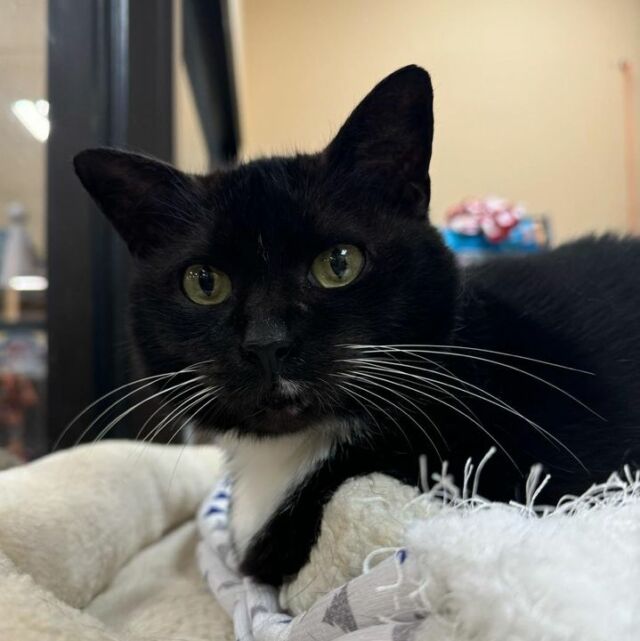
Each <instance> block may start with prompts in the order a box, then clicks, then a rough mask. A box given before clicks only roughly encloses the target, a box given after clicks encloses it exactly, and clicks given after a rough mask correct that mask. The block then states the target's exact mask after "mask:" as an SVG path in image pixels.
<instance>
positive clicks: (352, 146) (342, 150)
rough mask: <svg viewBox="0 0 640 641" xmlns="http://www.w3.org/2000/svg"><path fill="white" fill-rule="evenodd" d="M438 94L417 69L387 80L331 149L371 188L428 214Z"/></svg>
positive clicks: (337, 162)
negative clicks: (434, 101)
mask: <svg viewBox="0 0 640 641" xmlns="http://www.w3.org/2000/svg"><path fill="white" fill-rule="evenodd" d="M432 139H433V90H432V87H431V79H430V78H429V74H428V73H427V72H426V71H425V70H424V69H422V68H420V67H417V66H415V65H410V66H408V67H403V68H402V69H399V70H398V71H396V72H394V73H392V74H391V75H390V76H387V77H386V78H385V79H384V80H382V82H380V83H379V84H378V85H376V86H375V87H374V88H373V89H372V91H371V92H370V93H369V94H368V95H367V96H366V97H365V98H364V100H362V102H361V103H360V104H359V105H358V106H357V107H356V108H355V109H354V111H353V113H352V114H351V115H350V116H349V118H348V119H347V121H346V122H345V124H344V125H343V126H342V128H341V129H340V131H339V132H338V134H337V135H336V137H335V138H334V140H333V141H332V142H331V143H330V145H329V146H328V147H327V149H326V150H325V153H326V154H327V158H328V161H329V163H330V165H333V166H338V167H340V168H341V169H342V170H343V171H344V170H346V171H347V172H348V173H352V174H353V177H354V178H355V179H357V180H359V181H360V182H361V183H363V184H364V185H365V186H366V187H367V188H371V187H372V186H377V188H376V193H382V195H384V196H388V197H390V198H391V199H393V200H394V202H398V201H402V204H406V205H408V206H412V207H413V210H414V212H416V213H419V215H425V212H426V208H427V206H428V204H429V198H430V184H429V173H428V172H429V161H430V160H431V143H432Z"/></svg>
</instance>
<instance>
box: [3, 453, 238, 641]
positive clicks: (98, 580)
mask: <svg viewBox="0 0 640 641" xmlns="http://www.w3.org/2000/svg"><path fill="white" fill-rule="evenodd" d="M220 465H221V456H220V453H219V452H218V451H217V450H216V449H215V448H211V447H202V448H195V447H187V448H185V449H183V448H182V447H179V446H177V447H167V446H144V447H143V446H142V445H141V444H139V443H129V442H108V443H101V444H99V445H95V446H83V447H79V448H77V449H75V450H71V451H64V452H60V453H59V454H55V455H53V456H48V457H46V458H44V459H42V460H40V461H37V462H35V463H32V464H29V465H26V466H23V467H18V468H13V469H11V470H7V471H5V472H1V473H0V639H1V640H2V641H31V640H33V641H47V640H48V639H60V640H61V641H76V640H78V641H80V640H82V641H94V640H95V641H98V640H99V641H106V640H107V639H108V640H110V641H114V640H116V639H117V640H118V641H124V640H126V641H142V640H143V639H144V640H145V641H161V640H162V641H167V640H168V639H176V640H177V639H181V640H182V641H187V640H189V641H196V640H197V641H223V640H224V641H227V640H228V639H232V638H233V636H232V631H231V626H230V622H229V620H228V617H227V616H226V614H225V613H224V611H223V610H222V609H221V608H220V607H219V606H218V605H217V603H216V602H215V601H214V600H213V599H212V598H211V595H210V594H209V593H208V592H207V590H206V588H205V586H204V585H203V582H202V580H201V578H200V576H199V574H198V572H197V568H196V565H195V556H194V554H195V552H194V551H195V542H196V533H195V525H194V523H193V521H192V520H191V519H192V518H193V515H194V514H195V512H196V510H197V505H198V504H199V503H200V501H201V500H202V497H203V496H204V495H205V493H206V492H207V491H208V489H209V488H210V487H211V485H212V483H214V482H215V481H216V478H217V477H218V476H219V472H220Z"/></svg>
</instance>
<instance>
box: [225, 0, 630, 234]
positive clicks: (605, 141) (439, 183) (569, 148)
mask: <svg viewBox="0 0 640 641" xmlns="http://www.w3.org/2000/svg"><path fill="white" fill-rule="evenodd" d="M237 3H238V4H239V6H237V5H236V7H235V9H236V14H237V18H238V23H239V24H238V25H237V29H236V34H239V38H238V43H237V48H239V50H240V53H241V60H242V64H241V69H240V70H239V71H240V73H241V78H240V89H241V91H240V97H241V112H242V113H241V119H242V128H243V153H244V155H245V156H255V155H258V154H263V153H272V152H276V151H285V152H286V151H291V150H294V149H300V150H314V149H318V148H320V147H322V146H323V145H324V144H325V143H326V142H327V141H328V140H329V139H330V137H331V135H332V133H333V132H334V131H335V130H336V128H337V127H338V126H339V124H340V123H341V121H342V120H343V119H344V118H345V117H346V115H347V114H348V112H349V111H350V109H351V108H352V107H353V106H354V105H355V104H356V102H357V101H358V100H359V99H360V97H362V96H363V95H364V94H365V93H366V92H367V91H368V90H369V89H370V88H371V87H372V85H373V84H375V82H377V81H378V80H379V79H380V78H382V77H383V76H384V75H385V74H387V73H389V72H390V71H392V70H394V69H396V68H398V67H400V66H402V65H405V64H407V63H411V62H415V63H418V64H420V65H423V66H424V67H426V68H427V69H428V70H429V71H430V73H431V75H432V78H433V83H434V89H435V109H436V135H435V146H434V158H433V163H432V183H433V200H432V212H433V214H434V218H435V219H436V220H438V219H439V217H440V216H441V214H442V212H443V211H444V210H445V209H446V208H447V207H448V206H449V205H451V204H453V203H455V202H457V201H458V200H460V199H461V198H463V197H465V196H470V195H486V194H498V195H503V196H506V197H508V198H511V199H514V200H517V201H521V202H523V203H524V204H525V205H527V207H528V208H529V210H530V211H532V212H549V213H550V214H551V216H552V220H553V223H554V227H555V232H556V237H557V238H559V239H564V238H568V237H572V236H575V235H577V234H580V233H583V232H586V231H590V230H603V229H609V228H611V229H618V230H622V229H624V228H625V222H626V206H627V203H626V192H625V173H624V135H623V119H622V113H623V103H622V77H621V72H620V70H619V68H618V64H619V61H620V60H621V59H623V58H627V59H629V60H631V61H632V63H633V64H634V65H635V70H636V83H637V82H638V80H639V76H640V0H482V1H479V0H324V1H322V2H319V1H318V0H237ZM635 100H636V123H638V122H639V121H640V95H639V90H638V85H637V84H636V91H635ZM639 151H640V149H639ZM638 155H640V154H638ZM636 182H640V175H636Z"/></svg>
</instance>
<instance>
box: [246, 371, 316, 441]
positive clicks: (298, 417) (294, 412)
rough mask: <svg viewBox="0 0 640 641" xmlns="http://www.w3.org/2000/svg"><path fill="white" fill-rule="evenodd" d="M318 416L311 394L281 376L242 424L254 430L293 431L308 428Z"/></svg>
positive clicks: (279, 432) (274, 432)
mask: <svg viewBox="0 0 640 641" xmlns="http://www.w3.org/2000/svg"><path fill="white" fill-rule="evenodd" d="M317 415H318V414H317V410H316V409H315V408H314V406H313V403H312V401H311V397H310V396H309V395H308V394H305V393H304V391H303V389H302V387H301V386H300V385H299V384H297V383H294V382H292V381H286V380H284V379H282V380H280V381H278V384H277V385H276V386H275V388H274V389H273V391H272V392H271V393H270V394H269V395H268V396H266V397H265V398H264V399H262V401H261V402H260V403H259V405H258V407H257V409H256V410H255V411H254V412H252V413H251V414H249V415H248V416H247V417H246V418H245V419H244V420H243V421H241V424H240V426H239V427H240V429H241V430H242V431H245V430H246V431H250V432H254V433H262V434H290V433H292V432H298V431H300V430H302V429H304V428H305V427H307V426H308V425H309V423H310V422H311V421H313V420H314V419H316V418H317Z"/></svg>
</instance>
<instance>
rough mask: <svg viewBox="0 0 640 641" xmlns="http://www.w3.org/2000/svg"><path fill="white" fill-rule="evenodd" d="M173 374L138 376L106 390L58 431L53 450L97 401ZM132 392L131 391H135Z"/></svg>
mask: <svg viewBox="0 0 640 641" xmlns="http://www.w3.org/2000/svg"><path fill="white" fill-rule="evenodd" d="M172 375H173V372H169V373H167V374H156V375H155V376H146V377H145V378H139V379H137V380H135V381H131V382H130V383H125V384H124V385H120V387H116V389H114V390H111V391H110V392H107V393H106V394H103V395H102V396H101V397H100V398H98V399H96V400H95V401H93V403H91V404H90V405H87V407H85V408H84V409H83V410H82V411H81V412H80V413H79V414H76V416H75V417H74V418H73V419H72V420H71V422H69V423H68V424H67V426H66V427H65V428H64V429H63V430H62V432H61V433H60V436H58V438H57V439H56V442H55V443H54V444H53V450H52V451H54V452H55V451H56V450H57V449H58V446H59V445H60V443H61V441H62V439H63V438H64V437H65V435H66V434H67V433H68V432H69V430H70V429H71V428H72V427H73V426H74V425H75V424H76V423H77V422H78V421H79V420H80V419H81V418H82V417H83V416H84V415H85V414H86V413H87V412H88V411H89V410H90V409H92V408H93V407H95V406H96V405H97V404H98V403H100V402H102V401H104V400H106V399H107V398H109V397H110V396H113V395H114V394H117V393H118V392H119V391H120V390H122V389H125V388H127V387H131V386H132V385H138V384H140V383H144V382H145V381H149V380H153V381H154V382H157V381H158V380H160V379H162V378H169V377H170V376H172ZM145 387H148V386H147V385H143V386H141V387H140V388H139V389H137V390H135V392H139V391H140V390H143V389H144V388H145ZM135 392H133V393H135ZM125 398H126V396H125V397H123V398H121V399H120V400H118V401H116V403H114V405H117V404H118V403H119V402H120V401H122V400H124V399H125ZM114 405H111V407H114Z"/></svg>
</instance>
